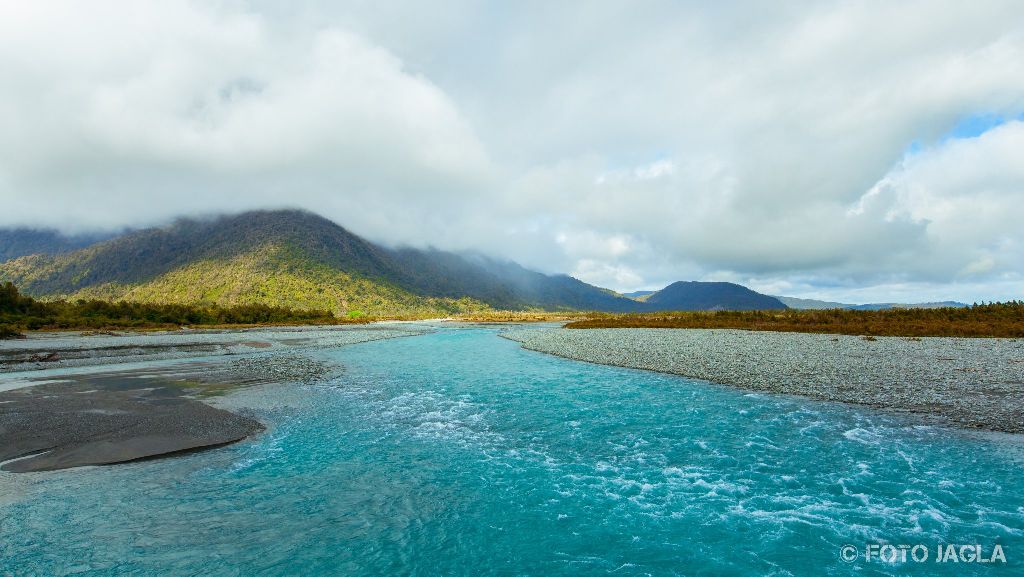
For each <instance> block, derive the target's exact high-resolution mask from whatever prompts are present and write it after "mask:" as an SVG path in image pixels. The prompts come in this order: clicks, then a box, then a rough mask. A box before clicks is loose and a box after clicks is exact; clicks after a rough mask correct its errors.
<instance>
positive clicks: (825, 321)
mask: <svg viewBox="0 0 1024 577" xmlns="http://www.w3.org/2000/svg"><path fill="white" fill-rule="evenodd" d="M565 326H566V328H570V329H595V328H665V329H745V330H754V331H779V332H798V333H827V334H840V335H864V336H868V337H881V336H893V337H1007V338H1021V337H1024V302H1022V301H1012V302H1007V303H991V304H981V305H973V306H970V307H966V308H935V309H891V310H880V311H855V310H841V309H830V310H793V309H790V310H784V311H693V312H690V311H687V312H671V313H641V314H594V315H590V316H589V318H586V319H580V320H575V321H572V322H570V323H568V324H566V325H565Z"/></svg>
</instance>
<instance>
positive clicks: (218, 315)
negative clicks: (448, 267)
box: [0, 282, 367, 338]
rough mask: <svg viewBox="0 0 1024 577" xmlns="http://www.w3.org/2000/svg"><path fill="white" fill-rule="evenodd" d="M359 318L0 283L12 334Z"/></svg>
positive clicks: (1, 330)
mask: <svg viewBox="0 0 1024 577" xmlns="http://www.w3.org/2000/svg"><path fill="white" fill-rule="evenodd" d="M358 322H367V320H366V319H352V318H344V319H341V318H338V317H335V316H334V315H333V314H332V313H330V312H328V311H323V310H297V309H291V308H287V307H278V306H268V305H262V304H245V305H236V306H230V307H223V306H216V305H183V304H151V303H134V302H123V301H122V302H109V301H102V300H76V301H74V302H69V301H61V300H57V301H40V300H36V299H34V298H32V297H29V296H25V295H22V294H21V293H20V292H19V291H18V288H17V287H16V286H14V284H13V283H10V282H7V283H3V284H0V338H16V337H18V336H20V335H21V332H22V331H24V330H26V329H27V330H63V329H126V328H133V329H145V328H153V329H157V328H178V327H182V326H217V325H268V324H286V323H287V324H340V323H358Z"/></svg>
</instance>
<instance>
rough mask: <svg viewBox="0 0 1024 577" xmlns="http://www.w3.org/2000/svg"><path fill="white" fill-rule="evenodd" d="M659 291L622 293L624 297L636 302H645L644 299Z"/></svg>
mask: <svg viewBox="0 0 1024 577" xmlns="http://www.w3.org/2000/svg"><path fill="white" fill-rule="evenodd" d="M656 292H657V291H633V292H631V293H622V296H624V297H626V298H630V299H634V300H644V297H649V296H651V295H652V294H654V293H656Z"/></svg>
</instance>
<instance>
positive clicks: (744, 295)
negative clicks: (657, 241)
mask: <svg viewBox="0 0 1024 577" xmlns="http://www.w3.org/2000/svg"><path fill="white" fill-rule="evenodd" d="M643 304H644V305H645V307H646V309H647V310H675V311H707V310H734V311H744V310H772V309H785V308H786V305H784V304H782V302H780V301H779V299H777V298H775V297H770V296H768V295H763V294H761V293H759V292H754V291H752V290H750V289H748V288H747V287H745V286H742V285H738V284H735V283H731V282H696V281H690V282H686V281H679V282H675V283H672V284H670V285H668V286H667V287H665V288H663V289H661V290H660V291H658V292H656V293H654V294H652V295H650V296H648V297H647V299H646V300H645V301H644V303H643Z"/></svg>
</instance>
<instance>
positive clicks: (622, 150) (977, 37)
mask: <svg viewBox="0 0 1024 577" xmlns="http://www.w3.org/2000/svg"><path fill="white" fill-rule="evenodd" d="M0 201H2V202H0V205H2V208H0V226H5V225H34V226H48V227H57V228H60V229H62V230H65V231H71V232H74V231H85V230H95V229H110V228H117V227H124V226H130V227H139V226H147V225H152V224H160V223H164V222H167V221H169V220H170V219H172V218H173V217H175V216H180V215H188V214H209V213H214V212H223V211H240V210H244V209H250V208H260V207H279V206H296V207H303V208H307V209H310V210H313V211H316V212H318V213H321V214H323V215H324V216H327V217H329V218H331V219H332V220H335V221H336V222H338V223H339V224H341V225H343V226H345V227H347V228H348V229H350V230H352V231H353V232H356V233H358V234H361V235H364V236H366V237H368V238H370V239H373V240H376V241H380V242H384V243H388V244H411V245H416V246H425V245H433V246H436V247H439V248H444V249H458V250H462V249H475V250H479V251H481V252H485V253H488V254H492V255H496V256H502V257H508V258H511V259H514V260H516V261H518V262H521V263H522V264H524V265H527V266H530V267H533V268H537V269H539V270H543V271H545V272H567V273H570V274H573V275H574V276H576V277H578V278H581V279H583V280H585V281H587V282H591V283H595V284H598V285H601V286H606V287H611V288H615V289H619V290H633V289H644V288H659V287H661V286H663V285H665V284H667V283H668V282H671V281H675V280H691V279H692V280H731V281H736V282H741V283H744V284H747V285H748V286H751V287H753V288H755V289H759V290H762V291H766V292H769V293H772V294H786V295H792V296H804V297H815V298H827V299H834V300H844V301H853V302H868V301H885V300H902V301H924V300H939V299H941V300H945V299H958V300H965V301H973V300H998V299H1010V298H1024V224H1022V223H1024V17H1022V16H1021V5H1020V2H1019V0H1014V1H1007V2H998V1H993V2H987V1H984V0H978V1H973V2H963V1H961V0H956V1H949V2H944V1H941V0H927V1H922V2H893V1H891V0H889V1H878V2H871V1H859V2H845V3H842V2H813V3H811V2H799V1H788V2H787V1H779V2H761V1H755V2H717V3H712V2H703V1H702V2H683V1H677V0H676V1H666V2H643V1H641V2H636V1H623V2H599V1H588V2H580V3H570V2H550V1H543V2H526V1H524V2H505V3H498V2H494V3H480V2H463V1H458V0H455V1H448V2H439V1H432V2H411V1H410V2H402V3H391V2H384V1H381V0H373V1H370V0H365V1H352V2H341V1H324V2H317V1H305V2H303V1H299V2H295V1H291V2H241V1H239V2H212V1H202V2H198V1H197V2H176V1H173V0H165V1H160V2H147V1H143V0H131V1H125V2H107V1H104V0H91V1H89V2H80V1H77V0H75V1H68V2H59V1H48V0H43V1H39V2H18V1H10V2H0Z"/></svg>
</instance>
